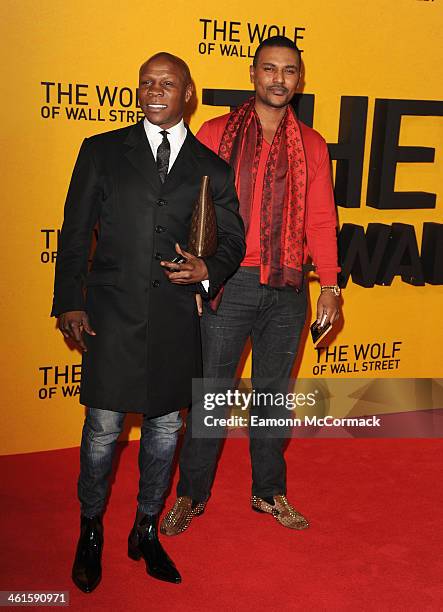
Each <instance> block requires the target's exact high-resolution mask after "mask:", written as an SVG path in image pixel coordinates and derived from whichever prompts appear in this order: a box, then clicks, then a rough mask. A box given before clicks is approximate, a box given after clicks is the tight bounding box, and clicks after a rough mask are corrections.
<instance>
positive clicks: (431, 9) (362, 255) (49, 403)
mask: <svg viewBox="0 0 443 612" xmlns="http://www.w3.org/2000/svg"><path fill="white" fill-rule="evenodd" d="M0 11H1V19H2V23H3V35H2V39H1V43H0V44H1V47H2V57H3V63H4V76H3V79H2V83H1V87H2V104H1V113H2V134H3V136H2V140H3V142H2V157H3V160H2V191H3V203H2V235H3V248H2V249H1V252H2V259H3V265H2V269H3V284H2V292H1V310H2V313H1V318H2V321H3V331H2V340H3V342H2V344H3V363H2V368H1V372H2V394H3V402H2V409H3V417H2V433H1V436H2V438H1V453H4V454H8V453H22V452H30V451H36V450H45V449H54V448H63V447H69V446H76V445H77V444H78V443H79V439H80V429H81V424H82V420H83V417H84V409H83V408H82V407H81V406H80V405H79V403H78V393H79V383H80V375H81V356H80V354H79V353H78V352H77V351H75V350H71V349H70V348H69V347H68V346H67V344H66V343H65V342H64V340H63V338H62V336H61V334H60V333H59V332H58V331H57V330H56V328H55V320H54V319H51V318H50V317H49V313H50V308H51V300H52V287H53V275H54V262H55V259H56V252H57V241H58V237H59V231H60V227H61V223H62V214H63V204H64V198H65V195H66V191H67V187H68V182H69V179H70V175H71V172H72V168H73V164H74V162H75V159H76V156H77V152H78V149H79V146H80V144H81V142H82V140H83V138H85V137H87V136H90V135H92V134H95V133H98V132H102V131H106V130H112V129H115V128H119V127H122V126H126V125H128V124H130V123H133V122H135V121H137V120H138V119H140V118H141V116H142V115H141V112H140V109H139V108H138V107H137V92H136V88H137V79H138V68H139V66H140V64H141V63H142V62H143V61H144V60H146V59H147V58H148V57H149V56H151V55H152V54H154V53H156V52H158V51H163V50H164V51H169V52H171V53H174V54H176V55H179V56H180V57H182V58H183V59H184V60H186V61H187V62H188V64H189V66H190V68H191V72H192V76H193V79H194V81H195V85H196V98H197V101H196V105H195V109H194V112H193V114H192V116H191V117H190V126H191V129H193V130H194V131H197V129H198V128H199V126H200V125H201V123H202V122H203V121H205V120H207V119H210V118H211V117H215V116H217V115H219V114H223V113H225V112H227V111H228V110H229V108H230V107H231V106H234V105H235V104H237V103H239V102H240V101H242V100H243V99H244V98H245V96H247V95H249V93H248V92H249V91H250V88H251V85H250V82H249V72H248V71H249V65H250V64H251V61H252V59H251V58H252V57H253V54H254V50H255V48H256V47H257V45H258V44H259V42H260V41H261V40H262V39H263V38H265V37H268V36H272V35H275V34H285V35H286V36H288V37H290V38H292V39H294V40H295V41H296V42H297V44H298V46H299V48H300V49H301V50H302V51H303V54H302V57H303V62H304V77H303V83H302V88H301V92H300V93H301V94H302V95H301V96H298V99H297V107H298V112H299V116H300V118H301V119H302V120H304V121H305V122H306V123H308V124H310V125H312V126H313V127H314V128H315V129H317V130H318V131H319V132H320V133H321V134H322V135H323V136H324V137H325V139H326V140H327V142H328V144H329V145H330V154H331V159H332V164H333V170H334V181H335V194H336V201H337V207H338V216H339V223H340V231H339V248H340V265H341V267H342V273H341V277H340V284H341V286H342V287H343V315H344V316H343V319H342V321H341V323H340V326H339V327H338V329H337V331H336V333H335V334H334V336H333V337H331V338H330V340H329V343H328V345H327V346H324V347H323V348H320V349H318V350H317V349H314V347H313V346H312V343H311V340H310V338H308V337H307V336H306V338H305V342H304V345H303V350H302V352H301V355H300V358H299V363H298V370H297V371H298V375H299V376H301V377H308V378H315V377H317V378H329V379H331V378H340V377H347V378H350V377H358V378H372V379H374V378H424V377H428V378H438V377H439V376H441V344H442V332H441V330H442V325H441V321H440V318H441V310H442V308H441V305H442V303H443V301H442V296H443V290H442V283H443V215H442V209H443V200H442V198H443V118H442V115H443V102H442V100H443V68H442V66H443V57H442V48H441V32H440V27H441V23H443V0H433V1H432V0H396V1H395V2H394V1H391V2H389V1H388V2H387V1H386V0H373V2H363V1H355V0H342V1H341V2H339V3H337V2H332V1H327V0H299V1H298V2H297V3H295V4H294V3H286V4H285V3H283V4H282V3H280V4H279V5H278V8H277V5H276V4H275V3H274V4H273V3H269V2H264V1H262V0H254V1H252V0H246V1H245V2H241V3H240V2H236V1H231V0H225V2H223V3H208V2H204V1H203V0H194V2H192V3H190V2H186V1H185V0H175V2H172V3H165V2H159V3H146V2H141V1H138V0H128V1H127V2H125V3H109V2H105V1H104V0H89V1H86V0H73V1H72V2H69V3H68V2H62V1H61V0H52V1H49V0H40V1H39V2H35V1H31V0H21V1H20V2H12V1H11V0H3V2H2V3H1V8H0ZM309 292H310V298H311V305H312V306H313V307H314V309H315V302H316V299H317V295H318V284H317V283H315V282H310V283H309ZM313 317H314V314H313V313H312V312H311V318H313ZM249 371H250V360H249V359H247V360H246V363H245V367H244V375H245V376H248V374H249ZM137 436H138V431H137V427H135V426H134V427H132V428H131V431H130V437H131V438H132V437H137Z"/></svg>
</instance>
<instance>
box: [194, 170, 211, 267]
mask: <svg viewBox="0 0 443 612" xmlns="http://www.w3.org/2000/svg"><path fill="white" fill-rule="evenodd" d="M216 250H217V217H216V214H215V207H214V203H213V201H212V196H211V188H210V185H209V176H202V180H201V184H200V195H199V197H198V200H197V201H196V203H195V204H194V210H193V211H192V219H191V229H190V232H189V240H188V251H189V252H190V253H192V254H193V255H195V256H196V257H209V256H210V255H214V253H215V251H216Z"/></svg>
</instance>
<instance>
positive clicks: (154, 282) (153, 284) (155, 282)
mask: <svg viewBox="0 0 443 612" xmlns="http://www.w3.org/2000/svg"><path fill="white" fill-rule="evenodd" d="M151 284H152V286H153V287H154V289H157V287H160V281H159V280H153V281H152V283H151Z"/></svg>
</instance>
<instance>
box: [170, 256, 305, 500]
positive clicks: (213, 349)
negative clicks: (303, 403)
mask: <svg viewBox="0 0 443 612" xmlns="http://www.w3.org/2000/svg"><path fill="white" fill-rule="evenodd" d="M306 303H307V299H306V290H305V288H303V289H302V290H301V291H299V292H297V291H295V289H294V288H292V287H285V288H283V289H275V288H272V287H268V286H266V285H261V284H260V281H259V272H258V270H255V269H250V268H249V269H248V268H239V270H238V271H237V272H236V273H235V274H234V276H232V278H231V279H230V280H229V281H228V282H227V283H226V286H225V290H224V293H223V298H222V301H221V303H220V307H219V309H218V311H217V313H216V314H214V313H213V312H212V311H211V310H210V309H209V307H208V306H207V305H205V306H204V313H203V317H202V320H201V329H202V348H203V375H204V377H205V378H225V379H232V380H233V379H234V377H235V372H236V370H237V367H238V363H239V361H240V357H241V355H242V352H243V349H244V347H245V343H246V341H247V340H248V338H251V344H252V385H253V387H254V389H256V388H258V387H259V383H260V379H266V384H267V386H269V388H270V389H272V390H273V391H281V392H287V390H288V387H287V385H288V380H289V377H290V374H291V370H292V368H293V366H294V361H295V358H296V356H297V350H298V345H299V342H300V337H301V333H302V331H303V327H304V325H305V320H306ZM221 442H222V440H221V439H219V438H210V439H209V438H200V437H195V438H194V437H193V436H192V418H191V415H188V418H187V420H186V432H185V436H184V441H183V447H182V450H181V454H180V480H179V483H178V486H177V494H178V495H179V496H188V497H191V498H192V499H193V500H195V501H198V502H200V501H206V500H207V499H208V497H209V494H210V489H211V485H212V480H213V478H214V474H215V469H216V465H217V458H218V454H219V450H220V446H221ZM285 445H286V440H285V439H283V438H276V437H275V436H272V435H269V436H266V435H265V436H264V437H254V436H250V443H249V450H250V455H251V464H252V494H253V495H257V496H258V497H272V496H273V495H279V494H285V493H286V463H285V460H284V456H283V453H284V448H285Z"/></svg>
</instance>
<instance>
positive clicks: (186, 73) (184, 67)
mask: <svg viewBox="0 0 443 612" xmlns="http://www.w3.org/2000/svg"><path fill="white" fill-rule="evenodd" d="M160 58H164V59H166V60H168V62H171V63H172V64H175V65H176V66H177V67H178V68H179V69H180V70H181V72H182V74H183V79H184V81H185V85H189V83H192V78H191V72H190V70H189V66H188V64H187V63H186V62H185V61H184V60H182V58H181V57H177V56H176V55H172V53H168V52H167V51H160V52H159V53H156V54H155V55H152V56H151V57H150V58H149V59H148V60H146V62H144V63H143V64H142V65H141V66H140V70H142V68H144V66H146V64H148V63H149V62H151V61H152V60H156V59H160Z"/></svg>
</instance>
